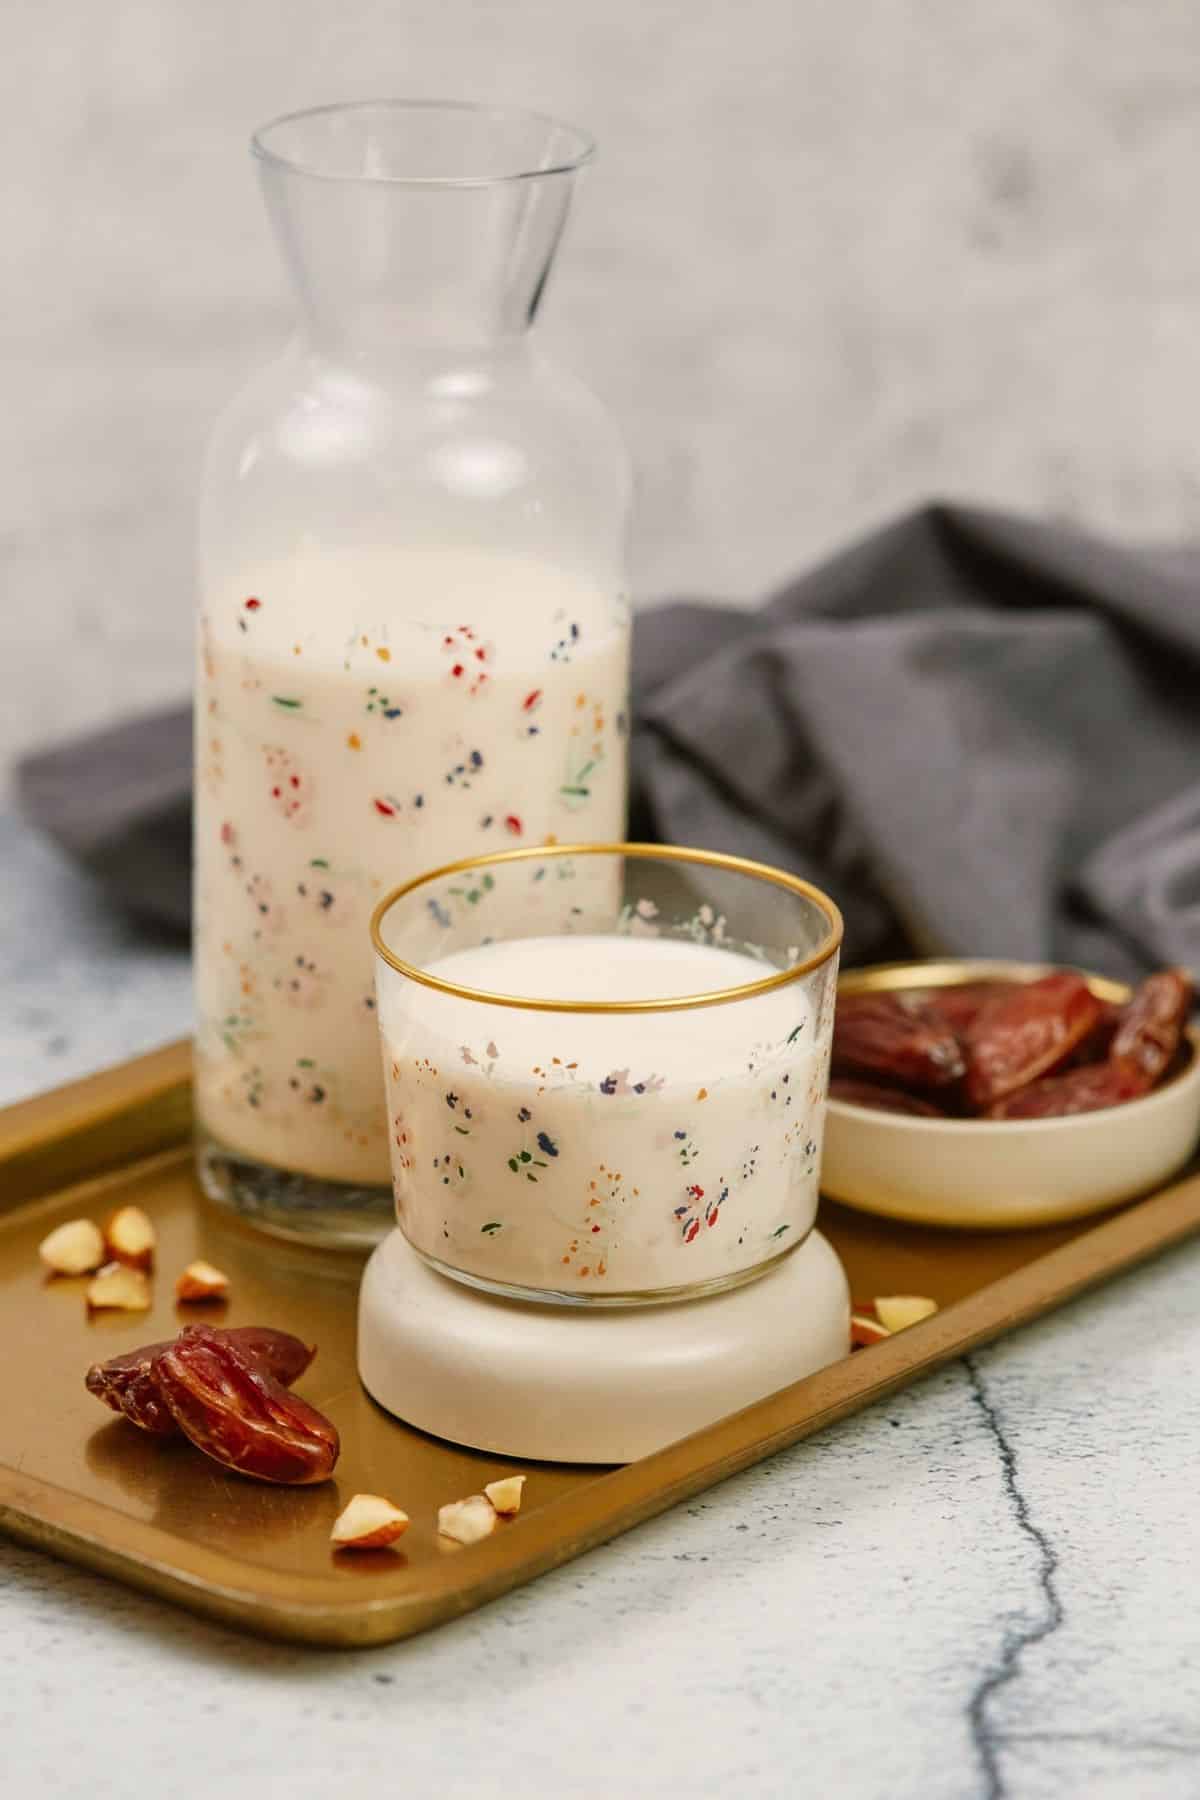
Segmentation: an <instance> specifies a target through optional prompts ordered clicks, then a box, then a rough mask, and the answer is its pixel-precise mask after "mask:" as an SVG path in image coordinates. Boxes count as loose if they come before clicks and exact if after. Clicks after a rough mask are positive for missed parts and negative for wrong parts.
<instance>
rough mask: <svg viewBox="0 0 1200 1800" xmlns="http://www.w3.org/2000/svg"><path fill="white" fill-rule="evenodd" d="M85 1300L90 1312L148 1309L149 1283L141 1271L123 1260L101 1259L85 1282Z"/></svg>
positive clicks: (142, 1310) (141, 1310)
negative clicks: (94, 1271) (89, 1278)
mask: <svg viewBox="0 0 1200 1800" xmlns="http://www.w3.org/2000/svg"><path fill="white" fill-rule="evenodd" d="M87 1303H88V1306H89V1307H90V1308H91V1310H92V1311H93V1312H149V1310H150V1283H149V1282H148V1281H147V1280H146V1275H145V1271H144V1270H142V1269H131V1268H130V1267H129V1266H128V1264H127V1263H119V1262H111V1263H105V1265H104V1267H103V1268H102V1269H101V1270H100V1272H99V1274H98V1275H93V1276H92V1279H91V1280H90V1281H89V1282H88V1284H87Z"/></svg>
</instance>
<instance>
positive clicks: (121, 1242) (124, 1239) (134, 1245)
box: [104, 1206, 158, 1269]
mask: <svg viewBox="0 0 1200 1800" xmlns="http://www.w3.org/2000/svg"><path fill="white" fill-rule="evenodd" d="M104 1243H105V1248H106V1249H107V1251H108V1253H109V1255H110V1256H112V1257H115V1258H116V1260H117V1262H123V1263H128V1264H129V1265H130V1267H131V1268H134V1269H152V1268H153V1267H154V1250H155V1246H156V1245H157V1243H158V1234H157V1232H156V1231H155V1229H154V1226H153V1225H152V1224H151V1222H150V1220H149V1219H148V1218H147V1217H146V1214H145V1213H144V1212H143V1211H142V1209H141V1207H140V1206H122V1207H121V1208H120V1209H119V1210H118V1211H117V1212H115V1213H114V1214H113V1216H112V1218H111V1219H110V1220H109V1221H108V1224H107V1225H106V1226H105V1227H104Z"/></svg>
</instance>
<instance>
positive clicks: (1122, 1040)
mask: <svg viewBox="0 0 1200 1800" xmlns="http://www.w3.org/2000/svg"><path fill="white" fill-rule="evenodd" d="M1191 1009H1192V980H1191V976H1190V975H1188V974H1187V973H1186V972H1185V971H1184V970H1183V969H1164V970H1162V972H1161V973H1160V974H1158V975H1151V976H1149V977H1148V979H1147V980H1145V981H1143V983H1142V985H1141V986H1140V987H1139V988H1138V990H1137V992H1136V993H1135V994H1134V996H1133V999H1132V1000H1131V1001H1130V1002H1129V1005H1128V1006H1127V1007H1125V1008H1124V1010H1123V1012H1122V1014H1121V1017H1120V1019H1119V1021H1118V1023H1117V1028H1116V1032H1115V1033H1114V1035H1113V1040H1112V1046H1111V1048H1110V1050H1109V1059H1110V1061H1111V1062H1112V1064H1113V1065H1114V1067H1116V1068H1118V1069H1120V1070H1121V1072H1122V1074H1123V1076H1124V1077H1125V1079H1126V1080H1127V1081H1129V1082H1130V1083H1132V1084H1133V1092H1134V1093H1139V1094H1144V1093H1148V1092H1149V1090H1150V1089H1151V1088H1152V1087H1153V1086H1154V1084H1155V1083H1156V1082H1157V1081H1161V1080H1162V1078H1163V1076H1164V1075H1165V1074H1166V1072H1167V1070H1168V1069H1169V1068H1170V1066H1171V1063H1172V1062H1173V1061H1174V1058H1175V1055H1176V1052H1177V1051H1178V1049H1179V1045H1180V1042H1181V1041H1182V1038H1183V1028H1184V1026H1185V1024H1186V1023H1187V1016H1188V1014H1189V1012H1190V1011H1191Z"/></svg>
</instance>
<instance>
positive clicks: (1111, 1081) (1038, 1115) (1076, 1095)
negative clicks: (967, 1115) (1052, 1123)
mask: <svg viewBox="0 0 1200 1800" xmlns="http://www.w3.org/2000/svg"><path fill="white" fill-rule="evenodd" d="M1142 1092H1144V1089H1142V1088H1140V1087H1138V1086H1137V1085H1136V1084H1134V1083H1133V1082H1131V1081H1130V1078H1129V1077H1128V1075H1127V1074H1125V1073H1123V1071H1122V1070H1121V1069H1120V1068H1119V1067H1118V1066H1117V1065H1116V1064H1115V1063H1112V1062H1102V1063H1089V1064H1086V1065H1085V1066H1084V1067H1082V1068H1079V1069H1068V1071H1067V1073H1066V1074H1065V1075H1047V1076H1045V1077H1043V1079H1042V1080H1041V1081H1031V1082H1030V1083H1029V1085H1028V1087H1023V1088H1018V1089H1017V1090H1016V1092H1015V1093H1012V1094H1007V1095H1005V1097H1004V1099H1003V1100H997V1101H996V1103H995V1105H994V1106H991V1107H989V1108H988V1111H987V1113H986V1115H985V1117H987V1118H989V1119H1066V1118H1069V1117H1070V1116H1071V1115H1072V1114H1073V1113H1088V1112H1101V1111H1102V1110H1103V1109H1104V1108H1105V1107H1107V1106H1121V1105H1123V1104H1124V1102H1125V1101H1126V1100H1134V1099H1136V1098H1137V1096H1138V1094H1139V1093H1142Z"/></svg>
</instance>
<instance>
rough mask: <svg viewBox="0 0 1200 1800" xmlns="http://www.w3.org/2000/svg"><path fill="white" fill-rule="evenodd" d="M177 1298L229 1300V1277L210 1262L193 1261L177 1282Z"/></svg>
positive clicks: (187, 1299)
mask: <svg viewBox="0 0 1200 1800" xmlns="http://www.w3.org/2000/svg"><path fill="white" fill-rule="evenodd" d="M175 1298H176V1300H182V1301H189V1300H227V1299H228V1298H229V1277H228V1275H224V1274H222V1272H221V1270H220V1269H214V1268H213V1266H212V1264H211V1263H210V1262H191V1263H189V1264H188V1266H187V1268H186V1269H185V1270H184V1271H183V1274H182V1275H181V1276H180V1277H179V1279H178V1281H177V1282H176V1283H175Z"/></svg>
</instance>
